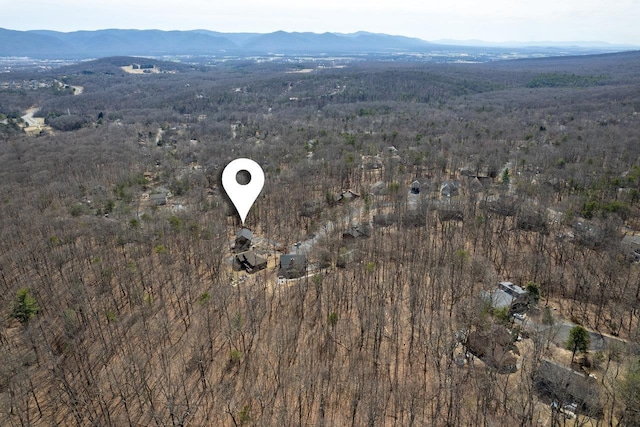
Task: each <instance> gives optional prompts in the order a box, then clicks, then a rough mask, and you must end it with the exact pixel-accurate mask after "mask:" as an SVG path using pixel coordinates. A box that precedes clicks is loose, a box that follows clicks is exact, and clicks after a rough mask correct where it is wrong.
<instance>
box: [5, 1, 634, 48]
mask: <svg viewBox="0 0 640 427" xmlns="http://www.w3.org/2000/svg"><path fill="white" fill-rule="evenodd" d="M3 3H5V4H4V5H3V6H2V15H1V16H0V27H3V28H8V29H13V30H33V29H49V30H58V31H75V30H96V29H105V28H135V29H151V28H154V29H161V30H193V29H207V30H214V31H222V32H258V33H267V32H272V31H277V30H284V31H311V32H316V33H322V32H325V31H330V32H344V33H347V32H355V31H360V30H362V31H371V32H379V33H387V34H394V35H405V36H411V37H419V38H422V39H424V40H438V39H457V40H469V39H481V40H485V41H596V40H597V41H605V42H610V43H626V44H635V45H637V44H640V0H437V1H434V0H392V1H389V0H367V1H364V0H318V1H305V0H270V1H262V0H235V1H229V0H225V1H222V0H182V1H175V0H111V1H95V0H57V1H53V0H30V1H29V2H28V3H24V2H18V1H10V0H4V1H3Z"/></svg>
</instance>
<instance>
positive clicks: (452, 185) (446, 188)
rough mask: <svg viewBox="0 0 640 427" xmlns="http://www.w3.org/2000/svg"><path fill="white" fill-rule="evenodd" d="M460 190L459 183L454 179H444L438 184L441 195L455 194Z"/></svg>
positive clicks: (449, 195)
mask: <svg viewBox="0 0 640 427" xmlns="http://www.w3.org/2000/svg"><path fill="white" fill-rule="evenodd" d="M459 192H460V185H459V184H458V183H457V182H456V181H445V182H443V183H442V185H441V186H440V194H441V195H442V197H453V196H457V195H458V193H459Z"/></svg>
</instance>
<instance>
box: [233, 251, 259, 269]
mask: <svg viewBox="0 0 640 427" xmlns="http://www.w3.org/2000/svg"><path fill="white" fill-rule="evenodd" d="M233 267H234V269H235V270H236V271H238V270H244V271H246V272H247V273H249V274H252V273H255V272H257V271H260V270H264V269H265V268H267V260H266V259H264V258H262V257H261V256H259V255H257V254H256V253H255V252H253V251H248V252H242V253H239V254H236V256H235V257H234V258H233Z"/></svg>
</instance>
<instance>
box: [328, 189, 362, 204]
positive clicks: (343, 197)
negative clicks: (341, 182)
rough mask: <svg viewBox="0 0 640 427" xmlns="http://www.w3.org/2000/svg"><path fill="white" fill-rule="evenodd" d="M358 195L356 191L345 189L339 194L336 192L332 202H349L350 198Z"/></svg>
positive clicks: (355, 197)
mask: <svg viewBox="0 0 640 427" xmlns="http://www.w3.org/2000/svg"><path fill="white" fill-rule="evenodd" d="M359 197H360V194H358V193H356V192H355V191H353V190H346V191H343V192H341V193H340V194H336V195H335V196H334V197H333V202H334V203H342V202H350V201H351V200H354V199H357V198H359Z"/></svg>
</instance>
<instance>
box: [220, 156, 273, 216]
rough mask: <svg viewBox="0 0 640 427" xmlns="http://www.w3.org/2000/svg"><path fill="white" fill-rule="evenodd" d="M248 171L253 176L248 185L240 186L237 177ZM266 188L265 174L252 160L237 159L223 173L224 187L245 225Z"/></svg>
mask: <svg viewBox="0 0 640 427" xmlns="http://www.w3.org/2000/svg"><path fill="white" fill-rule="evenodd" d="M240 171H247V172H249V175H251V180H250V181H249V183H248V184H244V185H243V184H239V183H238V180H237V179H236V175H237V174H238V172H240ZM263 186H264V172H263V171H262V168H261V167H260V165H259V164H257V163H256V162H254V161H253V160H251V159H244V158H242V159H235V160H234V161H232V162H231V163H229V164H228V165H227V167H226V168H224V170H223V171H222V187H223V188H224V191H226V192H227V195H228V196H229V198H230V199H231V201H232V202H233V206H235V207H236V210H237V211H238V215H240V219H241V220H242V225H244V220H245V219H246V218H247V214H248V213H249V210H250V209H251V206H253V202H255V201H256V199H257V198H258V195H259V194H260V192H261V191H262V187H263Z"/></svg>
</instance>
